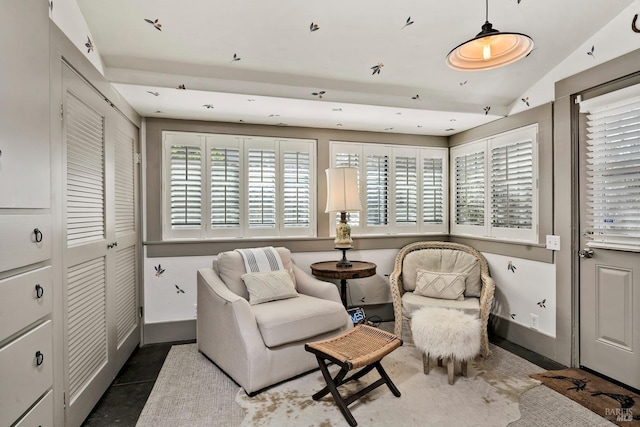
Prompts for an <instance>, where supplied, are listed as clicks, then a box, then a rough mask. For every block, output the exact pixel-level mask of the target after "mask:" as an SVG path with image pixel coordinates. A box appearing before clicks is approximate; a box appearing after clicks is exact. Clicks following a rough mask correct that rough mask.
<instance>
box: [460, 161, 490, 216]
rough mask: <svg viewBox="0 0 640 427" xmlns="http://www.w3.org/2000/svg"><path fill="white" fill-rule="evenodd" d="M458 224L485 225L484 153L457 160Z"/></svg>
mask: <svg viewBox="0 0 640 427" xmlns="http://www.w3.org/2000/svg"><path fill="white" fill-rule="evenodd" d="M454 166H455V177H456V182H455V185H456V187H455V191H456V202H455V203H456V224H459V225H476V226H483V225H484V181H485V180H484V151H481V152H477V153H471V154H466V155H462V156H457V157H456V158H455V165H454Z"/></svg>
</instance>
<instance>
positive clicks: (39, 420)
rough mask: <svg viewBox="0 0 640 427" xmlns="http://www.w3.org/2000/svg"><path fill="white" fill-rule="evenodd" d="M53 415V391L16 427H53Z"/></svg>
mask: <svg viewBox="0 0 640 427" xmlns="http://www.w3.org/2000/svg"><path fill="white" fill-rule="evenodd" d="M52 414H53V391H50V392H49V393H47V394H45V396H44V397H43V398H42V399H40V401H39V402H38V403H37V404H36V406H34V407H33V408H31V410H30V411H29V412H27V413H26V415H25V416H24V418H22V419H21V420H20V422H18V424H16V425H15V426H14V427H33V426H38V427H48V426H53V423H52V422H51V419H52Z"/></svg>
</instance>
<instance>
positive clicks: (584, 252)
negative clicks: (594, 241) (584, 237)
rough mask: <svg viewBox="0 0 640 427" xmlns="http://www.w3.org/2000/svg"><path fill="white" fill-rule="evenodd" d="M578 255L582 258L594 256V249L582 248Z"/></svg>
mask: <svg viewBox="0 0 640 427" xmlns="http://www.w3.org/2000/svg"><path fill="white" fill-rule="evenodd" d="M578 256H579V257H580V258H593V249H590V248H587V249H581V250H579V251H578Z"/></svg>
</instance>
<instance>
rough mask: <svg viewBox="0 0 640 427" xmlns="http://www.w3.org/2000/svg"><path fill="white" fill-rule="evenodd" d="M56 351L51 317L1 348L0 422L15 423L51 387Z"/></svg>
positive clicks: (5, 424) (6, 424) (3, 423)
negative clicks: (53, 360)
mask: <svg viewBox="0 0 640 427" xmlns="http://www.w3.org/2000/svg"><path fill="white" fill-rule="evenodd" d="M52 354H53V343H52V328H51V321H50V320H49V321H46V322H45V323H43V324H42V325H40V326H38V327H37V328H35V329H33V330H32V331H30V332H28V333H26V334H24V335H22V336H21V337H20V338H17V339H16V340H14V341H12V342H10V343H9V344H8V345H6V346H4V347H2V348H0V384H2V385H3V386H2V387H0V425H3V426H8V425H12V424H13V423H14V422H15V421H16V420H17V419H18V418H19V417H20V416H21V415H22V414H23V413H24V412H26V411H27V410H28V409H29V408H30V407H31V405H33V403H35V402H36V401H37V400H38V399H39V398H40V397H41V396H42V395H44V394H45V393H46V392H47V391H48V390H49V389H51V387H52V386H53V363H52V357H51V356H52ZM9 384H10V386H7V385H9ZM51 417H52V418H53V414H51Z"/></svg>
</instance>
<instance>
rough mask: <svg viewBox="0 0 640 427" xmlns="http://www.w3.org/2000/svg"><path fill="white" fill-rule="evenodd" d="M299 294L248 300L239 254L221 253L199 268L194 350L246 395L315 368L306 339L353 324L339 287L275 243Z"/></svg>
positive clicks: (315, 364)
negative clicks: (299, 264)
mask: <svg viewBox="0 0 640 427" xmlns="http://www.w3.org/2000/svg"><path fill="white" fill-rule="evenodd" d="M276 250H277V251H278V253H279V255H280V257H281V259H282V262H283V265H284V268H285V269H286V270H288V271H289V272H290V273H291V275H292V278H293V279H294V283H295V286H296V290H297V292H298V293H299V296H298V297H295V298H288V299H282V300H277V301H270V302H265V303H262V304H256V305H250V304H249V293H248V291H247V288H246V286H244V283H243V281H242V279H241V276H242V275H243V274H245V272H246V271H245V267H244V262H243V260H242V256H241V255H240V254H239V253H238V252H235V251H229V252H222V253H220V254H218V259H217V260H216V261H214V262H213V268H205V269H201V270H199V271H198V285H197V286H198V297H197V300H198V305H197V344H198V349H199V351H200V352H202V353H203V354H204V355H206V356H207V357H208V358H209V359H210V360H211V361H213V362H214V363H215V364H216V365H217V366H218V367H220V368H221V369H222V370H223V371H224V372H226V373H227V375H229V376H230V377H231V378H232V379H233V380H234V381H236V382H237V383H238V384H239V385H240V386H242V387H243V388H244V390H245V392H246V393H247V394H249V395H253V394H256V392H258V391H260V390H262V389H264V388H266V387H268V386H270V385H273V384H276V383H279V382H281V381H284V380H287V379H289V378H292V377H294V376H296V375H299V374H302V373H304V372H307V371H310V370H313V369H315V368H317V367H318V365H317V362H316V359H315V357H314V356H313V355H312V354H311V353H308V352H306V351H305V349H304V344H305V343H307V342H310V341H317V340H323V339H326V338H330V337H332V336H335V335H338V334H340V333H342V332H344V331H347V330H348V329H350V328H352V327H353V324H352V322H351V320H350V318H349V315H348V314H347V312H346V310H345V309H344V307H343V305H342V303H341V301H340V295H339V292H338V289H337V287H336V286H335V285H334V284H332V283H328V282H322V281H319V280H316V279H315V278H313V277H311V276H310V275H308V274H307V273H305V272H304V271H303V270H302V269H300V268H299V267H297V266H296V265H294V264H293V262H292V260H291V254H290V252H289V250H288V249H286V248H276Z"/></svg>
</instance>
